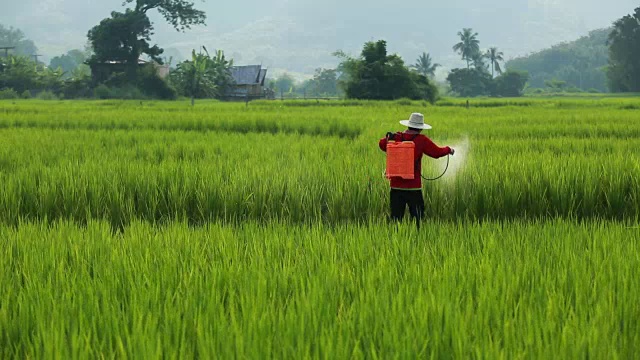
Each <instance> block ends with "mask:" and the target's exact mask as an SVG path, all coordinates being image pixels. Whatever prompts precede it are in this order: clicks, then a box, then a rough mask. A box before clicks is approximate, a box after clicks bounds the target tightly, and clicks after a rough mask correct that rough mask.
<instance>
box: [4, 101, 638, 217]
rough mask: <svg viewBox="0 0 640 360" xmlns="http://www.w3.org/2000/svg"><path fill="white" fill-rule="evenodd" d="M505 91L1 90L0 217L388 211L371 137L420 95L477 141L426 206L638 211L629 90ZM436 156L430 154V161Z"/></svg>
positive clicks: (476, 210) (508, 211) (435, 115)
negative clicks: (379, 97)
mask: <svg viewBox="0 0 640 360" xmlns="http://www.w3.org/2000/svg"><path fill="white" fill-rule="evenodd" d="M510 102H511V100H507V101H504V102H500V101H497V100H496V101H494V102H488V103H485V104H484V105H485V107H480V106H478V107H476V106H473V107H472V108H471V109H469V110H468V111H464V110H462V109H459V108H458V107H430V108H423V107H422V106H424V105H421V106H418V107H416V106H415V105H414V104H413V103H412V102H408V103H404V102H396V103H386V104H385V103H376V102H370V103H369V102H363V103H361V104H362V105H361V106H325V107H323V108H322V110H321V111H319V110H318V108H316V107H314V106H307V107H303V106H296V107H289V106H287V104H288V103H286V102H285V103H281V102H260V103H255V104H253V103H252V104H251V105H250V106H249V107H248V108H247V107H245V105H244V104H224V103H206V102H202V104H201V106H200V107H199V108H196V109H189V108H186V107H185V104H181V103H175V104H167V103H145V104H143V105H142V106H141V105H140V104H139V102H130V103H121V102H109V103H90V102H87V103H64V102H63V103H59V104H55V105H49V106H47V107H46V109H45V108H43V107H42V105H40V104H38V103H32V102H16V104H15V105H14V104H11V103H5V104H3V105H2V106H1V107H0V113H2V112H4V116H2V118H0V127H2V128H5V130H4V133H5V139H7V140H5V141H4V143H3V145H2V147H0V159H2V160H1V161H2V162H1V163H0V169H3V172H2V173H1V174H0V181H1V182H2V183H3V184H4V188H5V189H6V191H5V192H3V193H2V194H0V220H2V221H4V222H6V223H9V224H16V223H18V222H19V221H20V220H21V219H25V218H26V219H29V220H44V219H48V220H54V219H59V218H62V219H73V220H75V221H78V222H82V223H85V222H87V221H89V220H90V219H94V218H100V219H105V220H107V221H109V222H111V223H112V224H113V225H114V226H115V227H120V226H123V225H126V224H127V223H129V222H130V221H132V220H134V219H140V220H147V221H151V222H167V221H173V220H174V219H176V218H178V219H180V220H184V221H188V222H190V223H193V224H202V223H206V222H208V221H214V220H221V221H232V222H236V221H242V220H246V219H253V220H256V221H263V220H282V221H294V222H305V223H313V222H317V221H324V222H329V223H341V222H345V221H366V220H368V219H370V218H374V219H377V218H383V217H384V216H385V214H386V211H387V209H386V203H385V201H384V199H385V198H386V197H387V195H388V194H387V190H388V189H387V186H388V184H387V183H386V181H385V180H384V178H383V177H382V175H381V174H382V172H383V167H384V155H383V153H382V152H380V151H379V149H378V148H377V147H376V146H375V144H376V142H377V140H378V139H379V138H380V137H382V136H383V134H384V133H386V132H387V131H389V130H393V129H396V128H398V127H399V125H397V123H396V122H395V121H394V120H395V119H402V118H403V117H406V116H407V114H408V113H410V112H411V111H415V110H420V111H423V112H424V113H427V114H428V119H429V122H430V123H431V124H432V125H433V126H434V127H435V129H436V131H434V132H432V134H433V136H434V140H435V141H437V142H439V143H444V144H452V145H454V147H455V146H456V144H457V143H459V142H461V141H462V140H463V138H464V137H468V138H469V142H470V145H471V146H472V147H473V152H472V153H471V154H470V155H469V158H468V159H466V163H465V164H464V167H462V168H461V169H460V173H458V174H456V177H455V178H451V179H449V180H448V181H442V182H437V183H433V184H429V188H428V192H429V197H428V200H427V203H428V204H429V206H428V216H429V217H431V218H438V219H443V220H453V219H478V220H479V219H495V220H504V219H513V218H527V219H540V218H545V217H547V216H553V217H563V218H569V219H593V218H606V219H635V218H637V216H638V215H639V214H640V191H639V188H638V179H640V167H638V164H639V163H640V162H639V161H638V160H639V159H638V157H637V151H636V149H637V148H638V147H639V146H640V142H639V141H638V140H637V139H638V136H639V135H640V125H639V123H638V121H637V115H636V114H635V112H634V111H632V110H633V109H637V108H638V106H639V105H640V104H639V103H638V101H637V100H634V99H625V100H618V99H610V100H573V101H566V102H565V101H558V100H555V101H549V102H545V101H539V102H536V101H530V102H525V103H524V104H527V105H529V106H526V107H523V106H518V107H510V106H507V107H489V105H493V106H496V105H498V106H500V105H509V104H510ZM311 103H313V102H311ZM327 103H332V102H327ZM333 103H336V104H339V103H340V102H339V101H334V102H333ZM416 104H419V103H416ZM445 104H446V103H445ZM460 104H464V103H463V102H461V103H460ZM478 104H481V103H478ZM363 119H364V120H363ZM52 130H53V131H52ZM347 139H348V141H346V140H347ZM245 144H255V145H252V146H246V145H245ZM256 148H257V149H258V151H256V150H257V149H256ZM356 153H357V154H358V156H355V157H353V156H345V154H356ZM123 159H127V161H123ZM452 161H453V163H455V162H456V158H455V157H454V158H453V159H452ZM444 162H445V160H440V161H428V162H427V161H426V160H425V169H426V170H425V172H429V173H433V174H435V173H438V172H439V171H440V169H441V168H442V166H444ZM141 173H143V174H145V175H144V176H139V174H141ZM429 173H427V174H425V175H428V174H429ZM42 184H48V185H47V186H46V187H43V186H42Z"/></svg>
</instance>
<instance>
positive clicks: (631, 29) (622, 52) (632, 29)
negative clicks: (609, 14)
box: [607, 7, 640, 92]
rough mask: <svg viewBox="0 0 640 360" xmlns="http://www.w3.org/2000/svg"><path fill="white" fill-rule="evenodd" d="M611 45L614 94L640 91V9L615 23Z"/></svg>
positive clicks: (609, 71) (610, 70)
mask: <svg viewBox="0 0 640 360" xmlns="http://www.w3.org/2000/svg"><path fill="white" fill-rule="evenodd" d="M609 43H610V46H609V55H610V57H609V68H608V70H607V75H608V78H609V87H610V88H611V90H613V91H614V92H630V91H634V92H638V91H640V64H639V62H638V58H639V57H640V7H638V8H637V9H636V10H635V12H634V13H633V14H630V15H626V16H624V17H622V18H621V19H619V20H618V21H616V22H615V23H614V25H613V31H612V32H611V34H610V35H609Z"/></svg>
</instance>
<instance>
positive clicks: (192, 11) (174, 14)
mask: <svg viewBox="0 0 640 360" xmlns="http://www.w3.org/2000/svg"><path fill="white" fill-rule="evenodd" d="M131 3H135V4H136V6H135V12H136V13H139V14H146V13H147V12H148V11H150V10H154V9H155V10H157V11H158V12H159V13H160V15H162V17H164V19H165V20H166V21H167V22H168V23H169V24H171V26H173V27H174V28H175V29H176V30H178V31H184V30H185V29H190V28H191V26H192V25H204V21H205V20H206V18H207V16H206V14H205V13H204V11H200V10H198V9H196V8H195V7H194V3H193V1H188V0H125V2H124V3H123V4H131Z"/></svg>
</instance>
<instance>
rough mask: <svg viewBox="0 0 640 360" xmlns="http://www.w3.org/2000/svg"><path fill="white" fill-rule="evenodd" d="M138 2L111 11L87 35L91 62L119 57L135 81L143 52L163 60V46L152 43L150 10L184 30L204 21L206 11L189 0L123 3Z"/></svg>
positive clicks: (130, 78)
mask: <svg viewBox="0 0 640 360" xmlns="http://www.w3.org/2000/svg"><path fill="white" fill-rule="evenodd" d="M130 3H135V8H134V9H133V10H132V9H129V8H127V9H126V10H125V12H124V13H120V12H116V11H114V12H112V13H111V18H106V19H104V20H102V21H101V22H100V24H98V25H96V26H95V27H93V28H92V29H91V30H89V33H88V34H87V37H88V38H89V41H90V43H91V45H92V47H93V50H94V52H95V54H94V55H93V56H92V57H91V59H90V60H89V62H90V63H103V62H106V61H120V62H123V63H125V64H127V67H128V71H127V76H128V77H129V81H130V82H131V83H135V76H136V75H137V71H136V68H137V65H138V59H139V58H140V56H141V55H142V54H145V55H147V56H148V57H150V58H151V59H152V60H154V61H155V62H157V63H159V64H162V63H163V62H162V59H161V57H160V55H161V54H162V53H163V50H162V49H161V48H160V47H158V46H157V45H153V46H151V44H150V43H149V42H150V41H151V35H152V34H153V32H152V31H153V24H152V23H151V21H150V20H149V17H148V15H147V12H148V11H150V10H154V9H155V10H157V11H158V12H159V13H160V14H161V15H162V16H163V17H164V19H165V20H166V21H167V22H168V23H169V24H171V25H172V26H173V27H174V28H175V29H176V30H180V31H182V30H184V29H188V28H190V27H191V26H192V25H199V24H204V20H205V18H206V16H205V14H204V12H202V11H200V10H197V9H195V8H194V4H193V2H191V1H187V0H126V1H125V2H124V3H123V5H126V4H130Z"/></svg>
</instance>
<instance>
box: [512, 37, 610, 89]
mask: <svg viewBox="0 0 640 360" xmlns="http://www.w3.org/2000/svg"><path fill="white" fill-rule="evenodd" d="M610 32H611V29H599V30H594V31H591V32H590V33H589V35H587V36H583V37H581V38H580V39H578V40H576V41H572V42H566V43H561V44H557V45H554V46H552V47H551V48H548V49H545V50H542V51H539V52H536V53H533V54H531V55H528V56H523V57H520V58H516V59H513V60H511V61H508V62H507V63H506V67H507V69H511V70H524V71H528V72H529V75H530V76H531V80H530V81H529V85H530V86H531V87H536V88H543V87H545V81H549V80H554V79H555V80H560V81H564V82H566V86H567V87H575V88H580V89H582V90H589V89H596V90H598V91H601V92H604V91H607V77H606V72H605V67H606V66H607V64H608V61H609V48H608V46H607V38H608V36H609V33H610Z"/></svg>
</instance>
